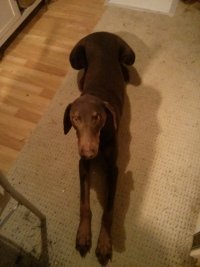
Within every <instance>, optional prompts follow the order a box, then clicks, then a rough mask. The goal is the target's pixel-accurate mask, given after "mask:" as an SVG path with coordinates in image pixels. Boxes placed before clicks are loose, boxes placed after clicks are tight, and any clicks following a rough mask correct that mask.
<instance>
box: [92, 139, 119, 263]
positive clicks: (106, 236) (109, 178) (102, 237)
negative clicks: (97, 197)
mask: <svg viewBox="0 0 200 267" xmlns="http://www.w3.org/2000/svg"><path fill="white" fill-rule="evenodd" d="M103 154H104V159H105V162H106V165H107V175H106V183H107V202H106V205H105V208H104V212H103V216H102V224H101V230H100V234H99V239H98V244H97V248H96V256H97V258H98V260H99V262H100V263H101V264H102V265H106V264H107V263H108V261H109V260H111V258H112V238H111V226H112V217H113V207H114V198H115V192H116V184H117V176H118V168H117V166H116V158H117V151H116V144H112V145H111V146H110V147H107V148H106V150H105V151H104V153H103Z"/></svg>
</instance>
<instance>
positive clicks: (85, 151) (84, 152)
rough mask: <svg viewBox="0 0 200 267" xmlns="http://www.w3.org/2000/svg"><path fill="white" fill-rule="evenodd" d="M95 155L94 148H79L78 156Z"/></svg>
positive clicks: (91, 157)
mask: <svg viewBox="0 0 200 267" xmlns="http://www.w3.org/2000/svg"><path fill="white" fill-rule="evenodd" d="M96 155H97V153H96V151H95V150H94V149H84V148H81V150H80V156H81V157H82V158H84V159H93V158H95V157H96Z"/></svg>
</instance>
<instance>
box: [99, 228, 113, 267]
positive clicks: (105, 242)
mask: <svg viewBox="0 0 200 267" xmlns="http://www.w3.org/2000/svg"><path fill="white" fill-rule="evenodd" d="M96 256H97V258H98V261H99V263H100V264H101V265H102V266H106V265H107V264H108V261H109V260H111V259H112V242H111V239H110V237H109V236H108V234H106V233H105V232H104V233H100V235H99V240H98V244H97V248H96Z"/></svg>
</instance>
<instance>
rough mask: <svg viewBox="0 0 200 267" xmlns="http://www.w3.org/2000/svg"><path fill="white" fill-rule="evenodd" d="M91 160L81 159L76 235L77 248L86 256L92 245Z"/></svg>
mask: <svg viewBox="0 0 200 267" xmlns="http://www.w3.org/2000/svg"><path fill="white" fill-rule="evenodd" d="M89 169H90V161H89V160H84V159H80V161H79V174H80V224H79V227H78V231H77V237H76V249H77V250H78V251H79V252H80V254H81V256H85V255H86V253H87V252H88V251H89V250H90V247H91V217H92V214H91V211H90V181H89Z"/></svg>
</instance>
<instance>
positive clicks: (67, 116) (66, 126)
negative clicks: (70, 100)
mask: <svg viewBox="0 0 200 267" xmlns="http://www.w3.org/2000/svg"><path fill="white" fill-rule="evenodd" d="M71 106H72V104H69V105H68V106H67V108H66V110H65V114H64V118H63V125H64V134H67V133H68V132H69V130H70V129H71V127H72V123H71V120H70V109H71Z"/></svg>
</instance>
